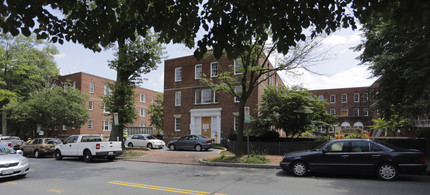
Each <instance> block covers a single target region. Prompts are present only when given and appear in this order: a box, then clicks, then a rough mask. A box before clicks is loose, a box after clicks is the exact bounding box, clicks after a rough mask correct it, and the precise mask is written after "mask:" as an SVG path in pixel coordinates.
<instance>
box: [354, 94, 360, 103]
mask: <svg viewBox="0 0 430 195" xmlns="http://www.w3.org/2000/svg"><path fill="white" fill-rule="evenodd" d="M354 102H355V103H358V102H360V94H359V93H354Z"/></svg>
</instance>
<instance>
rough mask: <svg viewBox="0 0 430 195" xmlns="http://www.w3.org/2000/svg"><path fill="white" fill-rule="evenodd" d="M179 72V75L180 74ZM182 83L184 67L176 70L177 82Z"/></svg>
mask: <svg viewBox="0 0 430 195" xmlns="http://www.w3.org/2000/svg"><path fill="white" fill-rule="evenodd" d="M177 71H179V73H180V74H179V75H178V72H177ZM180 81H182V67H176V68H175V82H180Z"/></svg>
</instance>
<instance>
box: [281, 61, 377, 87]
mask: <svg viewBox="0 0 430 195" xmlns="http://www.w3.org/2000/svg"><path fill="white" fill-rule="evenodd" d="M299 72H300V73H301V75H298V76H291V75H287V76H285V75H282V78H283V80H284V83H285V84H286V85H287V86H292V85H302V86H303V87H305V88H307V89H309V90H315V89H333V88H351V87H367V86H370V85H371V84H372V83H373V82H375V80H376V78H370V77H371V76H372V73H371V72H370V71H369V70H368V69H367V66H364V65H363V66H354V67H352V68H351V69H349V70H346V71H343V72H339V73H336V74H334V75H315V74H312V73H310V72H306V71H304V70H299Z"/></svg>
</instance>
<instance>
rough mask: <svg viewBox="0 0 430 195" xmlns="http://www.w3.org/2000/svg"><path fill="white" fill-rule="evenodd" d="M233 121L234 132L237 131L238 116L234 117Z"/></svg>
mask: <svg viewBox="0 0 430 195" xmlns="http://www.w3.org/2000/svg"><path fill="white" fill-rule="evenodd" d="M233 120H234V124H233V129H234V130H237V129H239V116H234V118H233Z"/></svg>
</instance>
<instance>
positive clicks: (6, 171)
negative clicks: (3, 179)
mask: <svg viewBox="0 0 430 195" xmlns="http://www.w3.org/2000/svg"><path fill="white" fill-rule="evenodd" d="M12 173H13V169H6V170H3V171H2V174H3V175H8V174H12Z"/></svg>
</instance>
